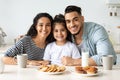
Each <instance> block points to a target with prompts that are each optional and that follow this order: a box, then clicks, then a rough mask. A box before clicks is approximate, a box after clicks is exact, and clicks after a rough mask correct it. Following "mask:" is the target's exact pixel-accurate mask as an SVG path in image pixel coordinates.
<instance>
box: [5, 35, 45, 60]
mask: <svg viewBox="0 0 120 80" xmlns="http://www.w3.org/2000/svg"><path fill="white" fill-rule="evenodd" d="M44 51H45V48H39V47H37V46H36V45H35V43H34V42H33V40H32V38H31V37H30V36H25V37H23V38H22V39H21V40H19V41H18V42H17V43H16V44H15V45H13V46H12V47H11V48H10V49H8V50H7V51H6V52H5V56H8V57H14V56H16V55H17V54H24V53H26V54H28V59H29V60H42V59H43V56H44Z"/></svg>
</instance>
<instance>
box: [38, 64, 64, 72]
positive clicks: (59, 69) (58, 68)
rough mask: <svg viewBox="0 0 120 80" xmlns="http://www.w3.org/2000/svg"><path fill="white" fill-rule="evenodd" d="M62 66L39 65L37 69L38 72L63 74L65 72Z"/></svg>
mask: <svg viewBox="0 0 120 80" xmlns="http://www.w3.org/2000/svg"><path fill="white" fill-rule="evenodd" d="M65 69H66V68H65V67H64V66H58V65H41V66H40V67H39V71H42V72H63V71H65Z"/></svg>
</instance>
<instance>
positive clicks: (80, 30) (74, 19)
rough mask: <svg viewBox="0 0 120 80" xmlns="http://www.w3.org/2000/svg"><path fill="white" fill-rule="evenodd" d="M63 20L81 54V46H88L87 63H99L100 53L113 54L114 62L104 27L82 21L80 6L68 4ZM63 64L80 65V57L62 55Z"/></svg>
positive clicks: (94, 64)
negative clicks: (73, 57)
mask: <svg viewBox="0 0 120 80" xmlns="http://www.w3.org/2000/svg"><path fill="white" fill-rule="evenodd" d="M64 16H65V20H66V25H67V28H68V30H69V31H70V32H71V34H72V35H73V42H75V44H76V45H77V46H78V49H79V51H80V54H81V48H82V47H83V46H86V47H87V48H89V56H90V57H89V65H92V66H96V65H102V64H101V57H102V55H113V58H114V59H113V63H114V64H115V63H116V54H115V51H114V49H113V46H112V44H111V42H110V40H109V38H108V35H107V32H106V31H105V29H104V28H103V27H102V26H101V25H99V24H96V23H93V22H84V17H83V16H82V13H81V8H80V7H78V6H74V5H70V6H67V7H66V9H65V14H64ZM62 63H63V64H64V65H81V58H80V59H72V58H71V57H67V56H66V57H63V58H62Z"/></svg>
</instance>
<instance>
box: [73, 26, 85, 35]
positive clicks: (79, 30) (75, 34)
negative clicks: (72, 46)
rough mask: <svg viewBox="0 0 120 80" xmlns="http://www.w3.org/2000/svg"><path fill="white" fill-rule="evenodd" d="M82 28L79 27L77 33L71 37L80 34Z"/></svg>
mask: <svg viewBox="0 0 120 80" xmlns="http://www.w3.org/2000/svg"><path fill="white" fill-rule="evenodd" d="M82 28H83V27H80V29H79V31H78V32H77V33H75V34H73V35H74V36H76V35H78V34H79V33H80V31H82Z"/></svg>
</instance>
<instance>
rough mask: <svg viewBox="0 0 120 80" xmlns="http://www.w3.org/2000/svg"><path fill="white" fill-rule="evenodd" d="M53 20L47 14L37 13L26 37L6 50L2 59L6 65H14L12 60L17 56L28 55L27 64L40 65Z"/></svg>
mask: <svg viewBox="0 0 120 80" xmlns="http://www.w3.org/2000/svg"><path fill="white" fill-rule="evenodd" d="M52 21H53V18H52V17H51V16H50V15H49V14H48V13H39V14H37V15H36V17H35V18H34V20H33V24H32V25H31V27H30V29H29V30H28V32H27V34H26V36H24V37H23V38H22V39H20V40H19V41H18V42H17V43H16V44H15V45H14V46H12V47H11V48H10V49H8V50H7V51H6V53H5V56H4V58H3V61H4V63H6V64H16V62H15V60H14V59H13V58H14V56H16V55H17V54H24V53H26V54H28V64H31V65H39V64H41V63H42V60H43V55H44V50H45V47H46V45H47V44H48V43H49V42H50V40H51V25H52Z"/></svg>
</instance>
